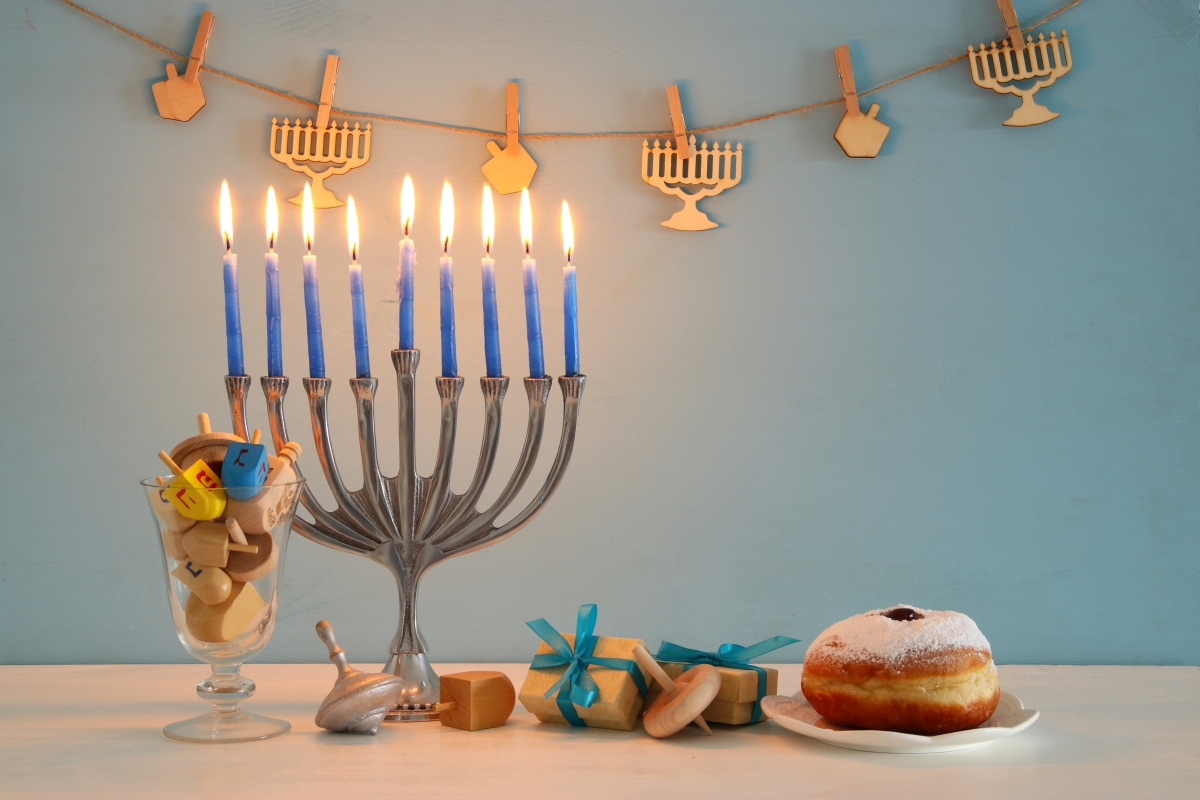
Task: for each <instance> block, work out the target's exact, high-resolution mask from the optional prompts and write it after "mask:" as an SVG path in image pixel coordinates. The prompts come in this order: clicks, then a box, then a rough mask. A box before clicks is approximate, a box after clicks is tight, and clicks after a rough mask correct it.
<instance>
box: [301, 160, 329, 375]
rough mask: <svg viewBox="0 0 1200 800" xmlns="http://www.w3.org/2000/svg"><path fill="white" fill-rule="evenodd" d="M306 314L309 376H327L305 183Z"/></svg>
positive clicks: (309, 195) (308, 191) (310, 210)
mask: <svg viewBox="0 0 1200 800" xmlns="http://www.w3.org/2000/svg"><path fill="white" fill-rule="evenodd" d="M303 220H304V246H305V247H306V248H307V250H308V254H307V255H306V256H304V314H305V317H306V319H307V322H308V376H309V377H310V378H324V377H325V343H324V342H323V341H322V338H321V296H320V294H319V293H318V292H317V257H316V256H314V255H313V254H312V243H313V227H314V225H313V207H312V189H311V188H310V187H309V185H308V184H307V183H306V184H304V211H303Z"/></svg>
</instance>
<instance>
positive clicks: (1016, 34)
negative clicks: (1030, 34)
mask: <svg viewBox="0 0 1200 800" xmlns="http://www.w3.org/2000/svg"><path fill="white" fill-rule="evenodd" d="M996 5H998V6H1000V16H1002V17H1004V28H1005V30H1007V31H1008V43H1009V44H1010V45H1012V48H1013V50H1017V51H1020V50H1024V49H1025V36H1024V35H1023V34H1022V33H1021V23H1020V22H1018V21H1017V10H1016V9H1015V8H1013V4H1012V0H996Z"/></svg>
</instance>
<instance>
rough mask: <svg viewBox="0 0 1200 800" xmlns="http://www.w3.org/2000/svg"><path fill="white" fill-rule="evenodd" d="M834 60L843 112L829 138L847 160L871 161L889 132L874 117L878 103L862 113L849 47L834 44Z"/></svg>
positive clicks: (885, 126) (877, 111)
mask: <svg viewBox="0 0 1200 800" xmlns="http://www.w3.org/2000/svg"><path fill="white" fill-rule="evenodd" d="M834 58H835V59H836V60H837V69H838V77H839V78H841V82H842V97H843V98H844V99H845V101H846V113H845V114H843V115H842V121H841V122H839V123H838V126H837V130H835V131H834V132H833V138H834V139H836V140H837V143H838V144H839V145H840V146H841V148H842V151H843V152H844V153H845V154H846V155H848V156H850V157H851V158H874V157H875V156H877V155H879V148H881V147H883V141H884V139H886V138H887V135H888V132H889V131H890V130H891V128H889V127H888V126H887V125H884V124H883V123H882V122H880V121H879V120H877V119H875V115H876V114H878V113H879V103H872V104H871V107H870V108H869V109H867V113H866V114H864V113H863V112H862V108H861V107H859V105H858V92H857V91H856V90H855V88H854V64H853V63H852V62H851V61H850V48H849V47H848V46H847V45H844V44H842V45H838V48H837V50H835V51H834Z"/></svg>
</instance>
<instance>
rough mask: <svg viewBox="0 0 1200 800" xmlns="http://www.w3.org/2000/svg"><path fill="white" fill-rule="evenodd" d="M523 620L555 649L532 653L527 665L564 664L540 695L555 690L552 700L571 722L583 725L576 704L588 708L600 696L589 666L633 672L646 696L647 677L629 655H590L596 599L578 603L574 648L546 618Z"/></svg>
mask: <svg viewBox="0 0 1200 800" xmlns="http://www.w3.org/2000/svg"><path fill="white" fill-rule="evenodd" d="M525 624H526V625H528V626H529V627H530V628H531V629H532V630H533V632H534V633H536V634H537V635H538V636H539V637H541V640H542V641H543V642H545V643H546V644H548V645H550V647H551V649H553V650H554V652H553V653H541V654H539V655H536V656H534V657H533V663H531V664H530V665H529V668H530V669H546V668H547V667H561V666H564V665H565V666H566V668H567V669H566V671H565V672H564V673H563V674H562V677H561V678H559V679H558V680H557V681H555V682H554V685H553V686H551V687H550V688H549V689H548V690H546V693H545V694H544V695H542V696H543V697H545V698H546V699H547V700H549V699H550V697H551V695H553V694H554V693H555V692H558V697H557V698H556V699H555V703H556V704H557V705H558V710H559V712H561V713H562V715H563V717H564V718H566V720H567V722H569V723H571V724H572V725H574V726H576V727H579V728H583V727H586V723H585V722H584V721H583V719H582V718H580V716H579V712H577V711H576V710H575V706H582V707H583V708H591V707H592V703H594V702H596V698H597V697H599V696H600V687H599V686H597V685H596V682H595V681H594V680H592V676H591V675H589V674H588V671H587V668H588V667H589V666H597V667H608V668H609V669H621V670H625V671H626V672H628V673H629V674H630V675H632V676H633V681H634V683H636V684H637V688H638V692H639V693H640V694H641V695H642V697H645V696H646V679H645V678H643V677H642V671H641V670H640V669H638V667H637V664H635V663H634V662H633V661H632V660H630V659H628V658H597V657H596V656H594V655H592V651H593V650H595V649H596V637H595V636H593V635H592V631H593V630H595V628H596V604H595V603H587V604H585V605H582V606H580V607H579V617H578V619H577V620H576V621H575V647H574V648H573V649H572V647H571V645H570V644H569V643H568V642H567V640H566V639H564V638H563V637H562V634H560V633H559V632H558V631H556V630H554V626H553V625H551V624H550V623H549V622H546V620H545V619H535V620H534V621H533V622H526V623H525Z"/></svg>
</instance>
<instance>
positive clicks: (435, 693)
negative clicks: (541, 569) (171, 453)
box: [225, 350, 586, 721]
mask: <svg viewBox="0 0 1200 800" xmlns="http://www.w3.org/2000/svg"><path fill="white" fill-rule="evenodd" d="M420 356H421V353H420V351H419V350H393V351H392V364H393V365H394V366H395V368H396V381H397V388H398V395H399V417H400V436H399V438H400V471H399V474H398V475H396V476H395V477H392V478H388V477H384V476H383V474H382V473H381V472H380V470H379V459H378V454H377V450H376V442H375V390H376V388H377V387H378V385H379V381H378V379H376V378H354V379H351V380H350V388H351V390H352V391H353V393H354V399H355V403H356V404H357V407H358V441H359V453H360V455H361V457H362V468H363V488H362V489H360V490H358V491H355V492H352V491H349V490H348V489H347V488H346V485H345V483H343V481H342V476H341V473H340V472H339V471H338V467H337V462H336V461H335V459H334V453H333V444H332V442H331V441H330V436H329V421H328V409H327V400H328V394H329V387H330V384H331V381H330V380H329V379H328V378H304V390H305V391H306V392H307V393H308V405H309V411H310V416H311V417H312V427H313V439H314V441H315V442H316V444H317V458H318V460H319V461H320V463H321V470H322V471H323V472H324V473H325V481H326V483H327V484H328V485H329V489H330V491H331V492H332V493H333V498H334V501H335V503H336V504H337V507H336V508H334V509H333V510H332V511H328V510H326V509H325V508H324V507H323V506H322V505H321V504H320V503H319V502H318V501H317V499H316V497H315V496H314V495H313V493H312V492H311V491H310V490H309V489H308V487H307V485H306V486H305V488H304V490H303V495H302V497H301V503H302V504H303V506H304V508H305V509H307V510H308V513H309V514H311V515H312V521H311V522H309V521H307V520H303V519H301V518H300V517H299V516H297V517H296V519H295V521H294V522H293V528H294V529H295V530H296V531H298V532H299V533H300V534H301V535H303V536H304V537H305V538H307V539H310V540H312V541H314V542H316V543H318V544H322V545H325V546H326V547H331V548H333V549H334V550H340V551H342V552H345V553H352V554H354V555H359V556H365V557H367V558H370V559H371V560H372V561H375V562H377V563H379V564H382V565H383V566H384V567H386V568H387V569H388V571H389V572H391V573H392V576H393V577H394V578H395V579H396V587H397V589H398V590H399V595H400V622H399V625H398V627H397V630H396V636H395V638H393V639H392V643H391V647H390V648H389V649H390V655H389V657H388V660H387V665H386V666H385V667H384V672H388V673H392V674H394V675H398V676H399V677H400V678H401V680H402V681H403V683H404V689H403V692H402V693H401V699H400V704H399V705H398V706H397V707H396V708H395V709H394V710H393V711H392V713H390V714H389V715H388V716H387V719H389V720H393V721H419V720H432V719H437V716H438V712H437V711H436V709H435V708H434V705H435V704H436V703H437V702H438V700H439V687H438V677H437V673H435V672H434V671H433V668H432V667H431V666H430V664H429V659H428V657H427V656H426V654H425V643H424V641H423V640H422V639H421V634H420V631H419V630H418V628H417V617H416V599H417V584H418V582H419V581H420V579H421V576H422V575H424V574H425V572H426V571H427V570H428V569H429V568H430V567H433V566H434V565H435V564H438V563H441V562H442V561H445V560H446V559H448V558H454V557H455V556H461V555H466V554H467V553H472V552H474V551H476V550H481V549H483V548H485V547H490V546H491V545H493V544H496V543H497V542H499V541H501V540H502V539H505V538H507V537H509V536H511V535H513V534H514V533H516V532H517V531H519V530H521V528H523V527H525V526H526V525H527V524H529V522H530V521H531V520H532V519H533V518H534V517H535V516H536V515H537V514H538V512H539V511H541V510H542V508H544V507H545V505H546V501H547V500H549V499H550V496H551V495H552V494H553V493H554V490H555V489H556V488H557V487H558V484H559V481H561V480H562V477H563V474H564V473H565V472H566V468H567V463H568V462H569V461H570V459H571V453H572V451H573V450H574V447H575V429H576V426H577V424H578V421H579V401H580V398H581V396H582V395H583V387H584V383H585V380H586V379H585V377H584V376H583V375H577V376H570V377H561V378H559V379H558V384H559V386H560V387H561V388H562V394H563V422H562V433H561V435H560V436H559V442H558V452H557V453H556V454H555V457H554V463H553V464H552V465H551V467H550V472H549V475H548V476H547V478H546V480H545V483H543V484H542V487H541V489H540V490H539V491H538V492H537V494H536V495H534V497H533V499H532V500H530V501H529V503H528V505H526V506H525V507H524V508H523V509H522V510H521V511H520V512H519V513H518V514H517V515H516V516H514V517H513V518H512V519H510V520H509V521H508V522H505V523H503V524H501V525H496V524H495V522H496V519H497V518H498V517H499V516H500V515H501V514H502V513H504V510H505V509H506V508H508V506H509V505H511V504H512V502H513V501H514V500H515V499H516V497H517V495H518V494H519V493H520V492H521V489H522V488H523V487H524V486H525V482H526V481H527V480H528V478H529V476H530V473H531V472H532V471H533V467H534V463H535V461H536V460H537V456H538V450H539V449H540V447H541V443H542V428H543V425H544V423H545V418H546V399H547V398H548V397H549V395H550V382H551V381H550V378H549V377H542V378H526V379H525V394H526V396H527V397H528V398H529V417H528V422H527V425H526V429H525V443H524V445H523V446H522V448H521V453H520V455H519V457H518V458H517V463H516V466H515V467H514V469H513V472H512V475H511V477H509V479H508V483H507V484H505V486H504V489H503V490H502V491H501V492H500V495H499V496H498V497H497V498H496V500H495V501H494V502H493V503H492V504H491V505H490V506H488V507H487V508H486V509H485V510H482V511H480V510H479V509H477V508H476V505H477V504H478V502H479V498H480V496H481V495H482V494H483V490H484V487H485V486H486V484H487V482H488V479H489V478H490V476H491V474H492V466H493V464H494V463H495V459H496V449H497V444H498V443H499V440H500V411H501V407H502V405H503V403H504V395H505V393H506V392H507V391H508V378H505V377H500V378H480V379H479V384H480V388H481V389H482V391H483V419H484V424H483V444H482V446H481V447H480V450H479V461H478V463H477V465H476V467H475V475H474V477H473V478H472V480H471V483H470V485H469V486H468V487H467V490H466V491H465V492H464V493H462V494H455V493H453V492H452V491H451V489H450V472H451V467H452V466H453V462H454V445H455V431H456V428H457V425H458V400H459V395H460V394H461V392H462V387H463V379H462V378H461V377H454V378H446V377H438V378H436V379H435V383H436V384H437V392H438V397H439V398H440V399H441V423H440V430H439V434H438V451H437V458H436V460H435V462H434V467H433V473H432V474H431V475H430V476H429V477H423V476H421V475H418V474H417V472H416V468H415V466H414V454H413V451H414V443H415V439H416V420H415V413H414V412H415V386H416V373H417V364H418V362H419V361H420ZM261 382H262V388H263V393H264V394H265V395H266V400H267V416H268V419H269V422H270V426H271V437H272V440H273V441H274V444H275V449H276V451H279V450H280V449H281V448H282V447H283V446H284V445H285V444H286V443H287V441H288V434H287V425H286V422H285V420H284V413H283V401H284V396H285V395H286V394H287V389H288V379H287V378H286V377H264V378H262V379H261ZM249 387H250V377H249V376H246V375H227V376H225V390H226V393H227V394H228V396H229V410H230V415H231V416H232V417H233V427H234V431H235V432H236V433H237V434H238V435H239V436H242V437H243V438H244V437H245V435H246V430H247V427H248V426H247V424H246V405H245V399H246V391H247V389H249ZM293 469H295V470H296V474H297V475H298V476H299V475H300V474H301V473H300V465H299V464H296V465H294V466H293Z"/></svg>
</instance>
